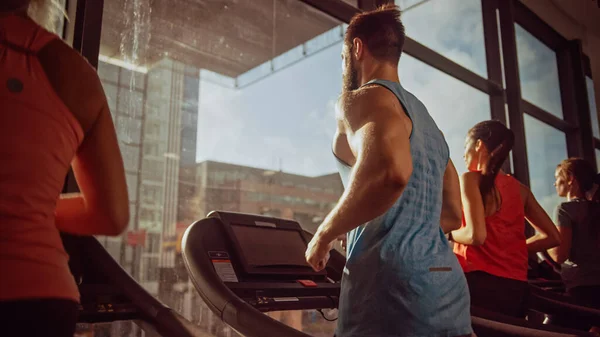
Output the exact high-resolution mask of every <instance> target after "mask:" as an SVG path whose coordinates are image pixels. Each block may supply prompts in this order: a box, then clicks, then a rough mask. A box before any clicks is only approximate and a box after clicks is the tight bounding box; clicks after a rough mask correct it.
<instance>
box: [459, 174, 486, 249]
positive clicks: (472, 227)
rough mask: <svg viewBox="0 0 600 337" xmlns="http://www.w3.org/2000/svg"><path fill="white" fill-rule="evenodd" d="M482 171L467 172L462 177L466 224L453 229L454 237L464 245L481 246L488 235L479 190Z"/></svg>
mask: <svg viewBox="0 0 600 337" xmlns="http://www.w3.org/2000/svg"><path fill="white" fill-rule="evenodd" d="M480 181H481V173H479V172H467V173H464V174H463V175H462V176H461V177H460V192H461V200H462V205H463V216H464V218H465V226H464V227H462V228H460V229H457V230H455V231H452V239H453V241H455V242H458V243H462V244H464V245H473V246H479V245H482V244H483V243H484V242H485V238H486V236H487V232H486V227H485V210H484V207H483V198H482V197H481V192H480V191H479V182H480Z"/></svg>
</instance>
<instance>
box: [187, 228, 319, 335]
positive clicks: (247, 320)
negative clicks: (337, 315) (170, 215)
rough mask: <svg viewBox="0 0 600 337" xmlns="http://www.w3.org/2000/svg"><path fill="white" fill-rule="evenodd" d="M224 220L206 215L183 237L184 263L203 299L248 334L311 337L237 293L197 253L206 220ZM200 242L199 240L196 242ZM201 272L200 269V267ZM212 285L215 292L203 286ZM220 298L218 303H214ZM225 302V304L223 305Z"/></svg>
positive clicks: (243, 332)
mask: <svg viewBox="0 0 600 337" xmlns="http://www.w3.org/2000/svg"><path fill="white" fill-rule="evenodd" d="M208 221H221V220H220V219H218V218H206V219H203V220H199V221H196V222H194V223H193V224H192V225H190V226H189V227H188V228H187V229H186V231H185V233H184V234H183V238H182V240H181V248H182V255H183V261H184V264H185V267H186V268H187V270H188V273H189V274H190V278H191V280H192V283H193V284H194V287H195V288H196V290H197V291H198V293H199V294H200V297H202V299H203V300H204V302H205V303H206V304H207V305H208V306H209V307H210V308H211V309H212V310H213V312H215V313H217V314H218V315H219V317H220V318H221V319H222V320H223V321H225V322H227V324H229V325H230V326H231V327H232V328H233V329H234V330H236V331H238V332H239V333H241V334H242V335H244V336H246V337H264V336H282V337H283V336H285V337H310V336H309V335H307V334H305V333H303V332H300V331H298V330H296V329H294V328H291V327H289V326H287V325H285V324H283V323H281V322H279V321H277V320H275V319H273V318H271V317H269V316H267V315H265V314H263V313H262V312H260V311H258V310H256V309H255V308H254V307H252V306H251V305H250V304H248V303H246V302H245V301H243V300H242V299H240V298H239V297H238V296H236V295H235V294H234V293H233V292H232V291H231V290H230V289H229V288H228V287H227V286H225V284H224V283H223V282H222V281H221V279H220V278H219V276H218V275H217V273H216V272H215V270H214V268H213V267H212V266H209V265H207V263H209V260H208V258H205V259H197V258H196V254H195V253H194V250H193V248H194V246H195V245H194V243H193V242H194V241H196V242H202V241H201V238H200V237H199V235H200V233H199V232H198V231H199V229H200V226H202V225H203V222H208ZM196 246H198V244H196ZM198 267H201V270H202V272H201V271H200V268H198ZM206 288H209V289H211V290H213V291H212V294H211V295H210V296H209V294H206V293H205V292H204V289H206ZM215 302H219V303H215ZM221 305H222V307H220V306H221Z"/></svg>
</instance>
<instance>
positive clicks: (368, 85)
mask: <svg viewBox="0 0 600 337" xmlns="http://www.w3.org/2000/svg"><path fill="white" fill-rule="evenodd" d="M404 38H405V36H404V27H403V25H402V22H401V21H400V11H399V10H398V8H397V7H396V6H393V5H387V6H384V7H382V8H379V9H377V10H375V11H371V12H365V13H361V14H358V15H356V16H355V17H354V18H353V19H352V20H351V22H350V24H349V25H348V28H347V30H346V35H345V39H344V46H343V51H342V62H343V67H344V79H343V81H344V85H343V93H342V95H341V97H340V100H339V102H338V109H337V110H338V111H337V116H336V117H337V123H338V125H337V131H336V134H335V136H334V140H333V154H334V156H335V158H336V160H337V164H338V170H339V173H340V176H341V178H342V182H343V184H344V187H345V192H344V194H343V195H342V197H341V198H340V200H339V202H338V203H337V205H336V207H335V208H334V209H333V210H332V211H331V212H330V213H329V214H328V215H327V217H326V218H325V220H324V221H323V223H322V224H321V225H320V226H319V228H318V230H317V232H316V233H315V235H314V237H313V239H312V241H311V242H310V243H309V245H308V249H307V251H306V259H307V261H308V263H309V264H310V265H311V266H312V267H313V268H314V269H315V270H322V269H323V268H324V267H325V265H326V264H327V260H328V254H329V251H330V250H331V248H332V243H333V242H334V241H335V240H336V239H337V238H339V236H340V235H345V234H346V233H347V246H346V252H347V259H346V265H345V267H344V272H343V276H342V284H341V293H340V302H339V316H338V325H337V330H336V336H337V337H359V336H360V337H392V336H393V337H399V336H400V337H403V336H405V337H409V336H432V337H455V336H468V335H471V334H472V332H473V331H472V328H471V316H470V307H469V302H470V301H469V291H468V289H467V283H466V280H465V277H464V274H463V272H462V270H461V268H460V265H459V264H458V261H457V260H456V257H455V256H454V254H453V253H452V250H451V248H450V245H449V243H448V240H446V237H445V236H444V233H445V232H448V231H450V230H452V229H456V228H458V227H459V226H460V218H461V215H460V191H459V182H458V175H457V173H456V170H455V168H454V165H453V163H452V161H451V160H450V157H449V150H448V145H447V143H446V140H445V139H444V136H443V134H442V133H441V132H440V130H439V128H438V127H437V125H436V124H435V122H434V120H433V118H432V117H431V116H430V115H429V112H428V111H427V108H426V107H425V106H424V104H423V103H422V102H421V101H420V100H419V99H418V98H416V97H415V96H414V95H412V94H411V93H410V92H408V91H406V90H405V89H404V88H403V87H402V86H401V85H400V79H399V78H398V62H399V59H400V55H401V53H402V46H403V43H404Z"/></svg>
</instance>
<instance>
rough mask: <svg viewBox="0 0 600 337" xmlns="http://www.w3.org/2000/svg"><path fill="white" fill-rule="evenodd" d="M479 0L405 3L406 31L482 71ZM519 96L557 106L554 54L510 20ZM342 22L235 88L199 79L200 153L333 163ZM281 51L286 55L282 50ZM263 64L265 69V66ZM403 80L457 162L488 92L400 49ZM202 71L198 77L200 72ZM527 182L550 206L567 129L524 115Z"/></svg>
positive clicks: (554, 109)
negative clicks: (304, 50) (305, 49)
mask: <svg viewBox="0 0 600 337" xmlns="http://www.w3.org/2000/svg"><path fill="white" fill-rule="evenodd" d="M417 2H418V1H415V0H397V4H398V5H400V6H401V8H407V7H408V6H411V5H413V4H415V3H417ZM481 17H482V14H481V2H480V1H479V0H430V1H427V2H424V3H422V4H421V5H419V6H416V7H413V8H412V9H410V10H408V11H406V12H404V13H403V16H402V20H403V22H404V25H405V27H406V33H407V35H408V36H409V37H411V38H413V39H415V40H416V41H418V42H420V43H422V44H424V45H426V46H427V47H429V48H431V49H433V50H435V51H437V52H439V53H441V54H442V55H444V56H446V57H448V58H449V59H451V60H453V61H455V62H457V63H458V64H460V65H462V66H464V67H467V68H468V69H470V70H472V71H474V72H475V73H477V74H479V75H481V76H484V77H486V76H487V69H486V63H485V49H484V37H483V22H482V19H481ZM516 33H517V49H518V56H519V70H520V75H521V82H522V91H523V97H524V98H525V99H527V100H528V101H530V102H531V103H534V104H536V105H538V106H539V107H541V108H543V109H545V110H547V111H549V112H551V113H553V114H556V115H558V116H562V109H561V102H560V95H559V93H560V92H559V91H558V90H559V89H558V71H557V66H556V56H555V54H554V52H552V51H551V50H550V49H549V48H548V47H546V46H545V45H543V44H542V43H541V42H540V41H538V40H536V39H535V38H534V37H533V36H531V35H530V34H529V33H528V32H527V31H525V30H524V29H522V28H521V27H518V26H517V27H516ZM336 40H337V41H341V37H340V35H339V28H336V29H334V30H333V31H332V32H330V33H329V35H328V38H325V39H323V38H321V39H320V40H319V39H317V40H316V41H311V42H309V44H311V43H312V44H311V46H312V47H313V48H316V49H321V50H320V51H318V52H316V53H314V54H312V55H309V56H307V57H303V58H302V56H301V54H299V53H297V52H294V51H291V52H290V53H289V55H284V56H282V57H280V58H279V59H278V60H277V61H276V64H279V65H280V64H282V63H283V64H285V63H289V62H291V61H295V60H297V62H296V63H293V64H291V65H289V66H287V67H285V68H284V69H282V70H279V71H276V72H274V73H272V74H269V75H267V76H265V77H263V78H262V79H260V80H259V81H256V82H252V80H249V79H248V78H254V79H255V78H256V77H260V76H261V75H263V74H266V73H268V69H269V66H268V65H263V67H261V68H259V69H255V70H252V71H250V72H249V73H248V74H245V75H242V76H241V77H240V78H239V79H238V80H240V81H241V82H243V83H248V82H252V83H250V84H246V85H245V86H243V88H239V89H235V88H232V87H227V86H224V85H219V84H215V83H214V81H211V80H210V79H209V80H203V79H201V80H202V82H201V85H200V104H199V121H198V153H197V159H198V161H202V160H207V159H208V160H218V161H223V162H230V163H235V164H241V165H248V166H254V167H260V168H264V169H268V170H279V169H281V170H283V171H286V172H290V173H297V174H302V175H308V176H315V175H321V174H327V173H332V172H335V171H336V167H335V162H334V159H333V157H332V154H331V140H332V137H333V133H334V131H335V121H334V103H335V101H336V99H337V97H338V95H339V94H340V91H341V79H342V75H341V74H342V68H341V67H342V64H341V58H340V52H341V47H342V44H341V42H337V43H335V41H336ZM286 57H287V59H286ZM265 70H266V71H265ZM399 73H400V81H401V83H402V85H403V86H404V87H405V89H407V90H408V91H410V92H412V93H413V94H415V95H416V96H417V97H418V98H419V99H421V100H422V101H423V102H424V104H425V106H426V107H427V108H428V110H429V112H430V114H431V115H432V116H433V118H434V120H435V121H436V123H437V124H438V127H439V128H440V129H441V130H442V132H444V134H445V136H446V139H447V141H448V143H449V146H450V153H451V159H452V160H453V162H454V163H455V166H456V167H457V170H458V171H459V172H464V171H465V165H464V162H463V159H462V154H463V144H464V138H465V136H466V133H467V131H468V129H469V128H470V127H471V126H473V125H474V124H475V123H477V122H479V121H482V120H485V119H489V118H490V106H489V99H488V96H487V95H486V94H484V93H482V92H480V91H478V90H476V89H474V88H472V87H470V86H468V85H466V84H464V83H463V82H460V81H459V80H456V79H454V78H452V77H450V76H448V75H446V74H444V73H442V72H440V71H438V70H436V69H434V68H432V67H430V66H428V65H426V64H424V63H422V62H420V61H418V60H416V59H414V58H412V57H410V56H409V55H406V54H405V55H403V56H402V58H401V60H400V64H399ZM203 78H204V77H203ZM526 137H527V142H528V147H527V153H528V155H529V165H530V174H531V185H532V190H533V192H534V195H536V196H537V198H538V200H539V201H540V203H541V204H542V205H543V207H544V208H545V209H546V210H547V211H548V212H549V213H552V210H553V209H554V207H555V206H556V204H557V203H558V202H559V199H558V198H557V197H556V196H555V195H554V194H555V193H554V187H553V186H552V183H553V182H554V178H553V175H554V167H555V166H556V164H558V162H559V161H560V160H562V159H564V158H565V157H566V141H565V138H564V134H562V133H561V132H559V131H556V130H554V129H552V128H550V127H548V126H547V125H545V124H543V123H541V122H539V121H536V120H534V119H532V118H526Z"/></svg>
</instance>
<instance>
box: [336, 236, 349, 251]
mask: <svg viewBox="0 0 600 337" xmlns="http://www.w3.org/2000/svg"><path fill="white" fill-rule="evenodd" d="M337 240H338V242H339V243H340V245H341V246H342V249H343V250H344V251H346V244H347V238H346V234H343V235H340V236H338V237H337Z"/></svg>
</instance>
